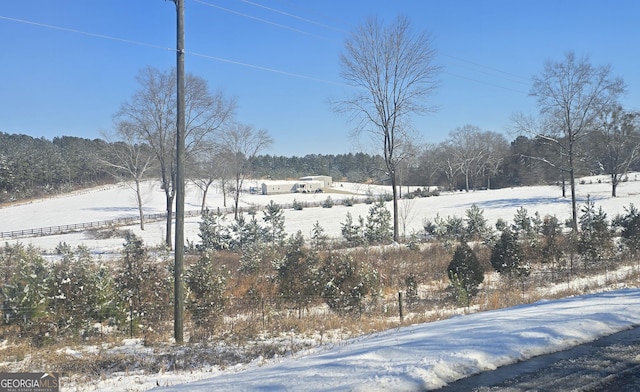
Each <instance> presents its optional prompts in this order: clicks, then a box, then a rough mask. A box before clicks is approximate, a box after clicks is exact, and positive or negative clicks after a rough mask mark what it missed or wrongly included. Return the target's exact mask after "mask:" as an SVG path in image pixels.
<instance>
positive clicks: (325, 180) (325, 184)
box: [300, 176, 333, 188]
mask: <svg viewBox="0 0 640 392" xmlns="http://www.w3.org/2000/svg"><path fill="white" fill-rule="evenodd" d="M300 181H319V182H321V183H322V188H331V187H332V186H333V178H331V177H330V176H306V177H300Z"/></svg>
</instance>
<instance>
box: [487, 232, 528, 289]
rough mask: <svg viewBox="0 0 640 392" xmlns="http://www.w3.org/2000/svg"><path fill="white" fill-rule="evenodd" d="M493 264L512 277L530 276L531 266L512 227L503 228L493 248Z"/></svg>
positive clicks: (498, 269)
mask: <svg viewBox="0 0 640 392" xmlns="http://www.w3.org/2000/svg"><path fill="white" fill-rule="evenodd" d="M491 265H492V266H493V268H494V269H495V270H496V271H498V272H499V273H501V274H506V275H508V276H509V277H510V278H518V279H521V280H522V279H524V278H526V277H527V276H529V273H530V271H531V267H530V266H529V264H528V263H526V261H525V258H524V254H523V252H522V248H521V247H520V243H519V241H518V238H517V237H516V236H515V235H514V233H513V232H512V231H511V229H509V228H506V229H505V230H503V231H502V233H501V234H500V239H499V240H498V241H497V242H496V243H495V245H494V246H493V248H492V249H491Z"/></svg>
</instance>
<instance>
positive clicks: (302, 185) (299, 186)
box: [294, 180, 324, 193]
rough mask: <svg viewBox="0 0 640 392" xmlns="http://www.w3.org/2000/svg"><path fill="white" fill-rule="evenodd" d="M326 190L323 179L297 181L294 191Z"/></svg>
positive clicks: (312, 191) (311, 191) (313, 191)
mask: <svg viewBox="0 0 640 392" xmlns="http://www.w3.org/2000/svg"><path fill="white" fill-rule="evenodd" d="M323 190H324V182H322V181H306V180H305V181H299V182H296V185H295V189H294V192H298V193H315V192H322V191H323Z"/></svg>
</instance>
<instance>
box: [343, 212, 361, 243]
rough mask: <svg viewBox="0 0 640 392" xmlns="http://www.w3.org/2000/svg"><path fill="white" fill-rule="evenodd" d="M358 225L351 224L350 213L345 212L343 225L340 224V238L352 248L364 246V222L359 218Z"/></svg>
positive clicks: (351, 217)
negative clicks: (345, 216)
mask: <svg viewBox="0 0 640 392" xmlns="http://www.w3.org/2000/svg"><path fill="white" fill-rule="evenodd" d="M359 222H360V224H355V223H354V222H353V216H351V213H350V212H347V220H346V222H345V223H341V224H340V232H341V233H342V237H344V239H345V240H346V241H347V242H348V243H349V244H350V245H352V246H359V245H364V244H365V242H366V240H365V237H364V232H363V226H364V220H363V219H362V217H359Z"/></svg>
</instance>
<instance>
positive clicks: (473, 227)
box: [464, 204, 491, 241]
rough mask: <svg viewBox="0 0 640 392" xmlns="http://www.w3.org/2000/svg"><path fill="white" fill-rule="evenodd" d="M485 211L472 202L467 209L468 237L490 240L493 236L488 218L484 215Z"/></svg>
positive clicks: (473, 239) (466, 230) (474, 239)
mask: <svg viewBox="0 0 640 392" xmlns="http://www.w3.org/2000/svg"><path fill="white" fill-rule="evenodd" d="M483 214H484V211H483V210H482V209H480V208H479V207H478V206H477V205H476V204H472V205H471V207H469V208H468V209H467V210H466V211H465V215H466V218H465V219H464V222H465V226H466V227H465V234H466V236H465V237H466V238H467V239H468V240H471V241H477V240H484V241H488V240H489V239H490V237H491V229H490V228H489V226H488V225H487V219H486V218H485V217H484V215H483Z"/></svg>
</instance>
